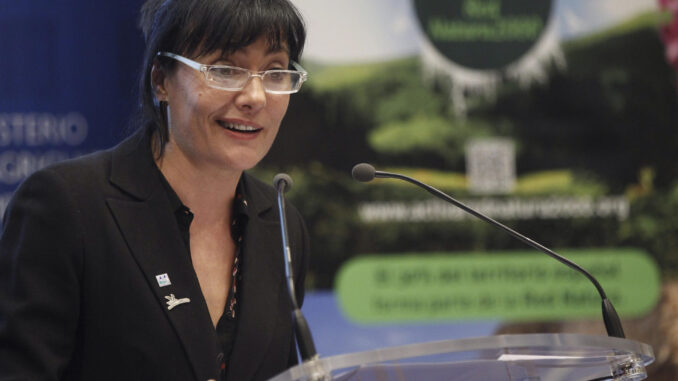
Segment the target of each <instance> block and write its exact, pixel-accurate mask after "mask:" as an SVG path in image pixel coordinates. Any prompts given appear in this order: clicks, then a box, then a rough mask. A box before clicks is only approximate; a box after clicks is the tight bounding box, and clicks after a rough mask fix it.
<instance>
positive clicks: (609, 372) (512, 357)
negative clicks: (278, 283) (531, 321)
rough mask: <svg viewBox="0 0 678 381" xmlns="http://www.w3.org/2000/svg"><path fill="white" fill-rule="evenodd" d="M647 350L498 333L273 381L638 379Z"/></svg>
mask: <svg viewBox="0 0 678 381" xmlns="http://www.w3.org/2000/svg"><path fill="white" fill-rule="evenodd" d="M653 361H654V354H653V352H652V348H651V347H650V346H649V345H647V344H643V343H639V342H636V341H633V340H628V339H620V338H616V337H607V336H592V335H579V334H525V335H498V336H489V337H481V338H469V339H458V340H445V341H435V342H428V343H421V344H410V345H403V346H397V347H389V348H383V349H375V350H372V351H366V352H357V353H349V354H343V355H337V356H331V357H326V358H317V359H315V360H311V361H307V362H304V363H302V364H299V365H297V366H295V367H293V368H291V369H288V370H287V371H285V372H283V373H281V374H279V375H277V376H276V377H274V378H272V379H270V381H311V380H314V381H315V380H318V381H319V380H322V381H328V380H337V381H349V380H351V381H353V380H356V381H357V380H360V381H372V380H374V381H409V380H417V381H428V380H445V381H457V380H460V381H461V380H464V381H504V380H506V381H566V380H580V381H603V380H614V381H635V380H643V379H645V378H646V377H647V373H646V371H645V366H646V365H649V364H650V363H652V362H653Z"/></svg>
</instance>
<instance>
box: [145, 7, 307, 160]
mask: <svg viewBox="0 0 678 381" xmlns="http://www.w3.org/2000/svg"><path fill="white" fill-rule="evenodd" d="M139 26H140V27H141V30H142V31H143V33H144V38H145V40H146V51H145V52H144V63H143V68H142V70H143V71H142V74H141V79H140V83H139V85H140V86H139V91H140V93H139V101H140V102H139V115H138V122H137V123H138V124H137V125H138V126H141V127H143V126H147V127H148V128H151V130H152V131H155V132H157V134H156V135H157V141H155V142H154V144H157V146H156V148H158V151H157V152H156V154H158V155H162V152H163V150H164V146H165V143H166V142H167V140H168V139H169V132H168V130H167V122H166V120H165V119H166V117H165V110H164V107H165V106H163V105H161V104H159V103H158V102H157V101H156V99H155V95H154V89H153V84H152V83H151V82H152V80H151V69H152V68H153V63H154V61H155V60H156V56H157V53H158V52H161V51H165V52H171V53H176V54H180V55H188V56H189V57H191V58H193V57H200V56H204V55H208V54H211V53H213V52H216V51H221V52H222V53H223V54H224V55H228V54H231V53H234V52H235V51H237V50H238V49H241V48H244V47H246V46H248V45H250V44H252V43H253V42H255V41H256V40H257V39H259V38H260V37H265V38H266V39H267V40H268V44H269V46H270V47H271V48H272V49H273V50H277V49H281V48H284V47H285V48H286V50H287V52H288V53H289V57H290V59H291V60H293V61H299V57H300V56H301V52H302V50H303V48H304V41H305V40H306V30H305V27H304V22H303V20H302V18H301V15H300V14H299V11H298V10H297V9H296V8H295V7H294V5H293V4H291V3H290V1H289V0H147V1H146V2H145V3H144V5H143V6H142V7H141V18H140V21H139ZM158 63H159V65H160V66H161V68H162V69H163V70H164V71H165V72H166V73H169V72H171V70H172V69H173V68H174V67H175V65H176V61H175V60H171V59H163V60H158Z"/></svg>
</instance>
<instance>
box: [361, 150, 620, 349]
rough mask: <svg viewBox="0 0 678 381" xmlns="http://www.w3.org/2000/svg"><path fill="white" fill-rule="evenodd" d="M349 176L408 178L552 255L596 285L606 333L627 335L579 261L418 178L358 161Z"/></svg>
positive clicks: (591, 277) (604, 297) (605, 298)
mask: <svg viewBox="0 0 678 381" xmlns="http://www.w3.org/2000/svg"><path fill="white" fill-rule="evenodd" d="M351 173H352V175H353V178H354V179H356V180H358V181H362V182H368V181H371V180H372V179H374V178H375V177H379V178H393V179H400V180H404V181H407V182H409V183H412V184H414V185H417V186H419V187H421V188H424V189H425V190H426V191H428V192H429V193H431V194H432V195H434V196H436V197H438V198H440V199H443V200H445V201H447V202H449V203H451V204H452V205H454V206H456V207H458V208H460V209H462V210H463V211H465V212H467V213H469V214H471V215H473V216H475V217H477V218H479V219H481V220H483V221H485V222H487V223H489V224H491V225H493V226H496V227H498V228H499V229H501V230H503V231H505V232H507V233H508V234H510V235H511V236H513V237H514V238H517V239H518V240H520V241H522V242H524V243H526V244H527V245H529V246H531V247H533V248H535V249H537V250H539V251H541V252H543V253H545V254H546V255H548V256H550V257H552V258H553V259H555V260H557V261H558V262H560V263H563V264H565V265H567V266H568V267H570V268H572V269H574V270H575V271H577V272H579V273H581V274H583V275H584V276H585V277H586V278H588V279H589V281H591V283H593V285H594V286H595V287H596V290H597V291H598V294H599V295H600V298H601V299H602V309H603V321H604V322H605V329H606V330H607V335H608V336H611V337H620V338H625V337H626V336H625V335H624V329H623V328H622V325H621V320H620V319H619V315H618V314H617V311H616V310H615V309H614V306H613V305H612V302H611V301H610V300H609V299H608V298H607V295H605V291H604V290H603V287H602V286H601V285H600V283H598V280H596V278H595V277H594V276H593V275H592V274H590V273H589V272H588V271H586V270H585V269H584V268H583V267H581V266H579V265H578V264H576V263H574V262H572V261H571V260H569V259H567V258H565V257H563V256H562V255H560V254H558V253H556V252H554V251H553V250H551V249H549V248H547V247H545V246H543V245H542V244H540V243H538V242H536V241H534V240H532V239H530V238H528V237H526V236H524V235H522V234H520V233H518V232H517V231H515V230H513V229H511V228H509V227H508V226H506V225H504V224H502V223H500V222H498V221H496V220H494V219H492V218H490V217H488V216H486V215H484V214H482V213H480V212H478V211H476V210H474V209H471V208H470V207H468V206H466V205H464V204H463V203H461V202H459V201H457V200H455V199H454V198H452V197H450V196H448V195H447V194H445V193H443V192H442V191H440V190H438V189H436V188H434V187H432V186H430V185H426V184H424V183H422V182H421V181H418V180H415V179H413V178H411V177H408V176H405V175H401V174H398V173H390V172H383V171H377V170H375V169H374V167H373V166H371V165H369V164H367V163H361V164H357V165H356V166H355V167H353V170H352V172H351Z"/></svg>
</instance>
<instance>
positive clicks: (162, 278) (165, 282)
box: [155, 273, 172, 287]
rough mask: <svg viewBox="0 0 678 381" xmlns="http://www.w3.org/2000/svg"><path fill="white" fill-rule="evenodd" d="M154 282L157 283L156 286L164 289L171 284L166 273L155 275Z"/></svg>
mask: <svg viewBox="0 0 678 381" xmlns="http://www.w3.org/2000/svg"><path fill="white" fill-rule="evenodd" d="M155 280H157V281H158V286H160V287H165V286H169V285H170V284H172V282H170V279H169V275H167V273H165V274H160V275H156V276H155Z"/></svg>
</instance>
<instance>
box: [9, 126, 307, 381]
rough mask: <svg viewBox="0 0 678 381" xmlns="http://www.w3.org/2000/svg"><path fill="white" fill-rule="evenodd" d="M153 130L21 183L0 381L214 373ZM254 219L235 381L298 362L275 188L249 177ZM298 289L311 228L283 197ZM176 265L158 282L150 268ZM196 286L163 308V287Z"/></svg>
mask: <svg viewBox="0 0 678 381" xmlns="http://www.w3.org/2000/svg"><path fill="white" fill-rule="evenodd" d="M154 165H155V164H154V162H153V159H152V154H151V150H150V138H149V136H148V133H146V132H145V131H144V130H141V131H139V132H137V133H136V134H134V135H133V136H132V137H130V138H128V139H127V140H126V141H124V142H123V143H121V144H120V145H119V146H117V147H115V148H113V149H111V150H108V151H102V152H99V153H95V154H92V155H89V156H86V157H82V158H79V159H76V160H72V161H68V162H64V163H61V164H57V165H55V166H52V167H49V168H47V169H44V170H41V171H38V172H36V173H35V174H33V175H32V176H30V177H29V178H28V179H27V180H26V181H25V182H24V183H23V184H22V185H21V186H20V187H19V189H18V190H17V191H16V192H15V195H14V198H13V200H12V201H11V203H10V205H9V207H8V209H7V212H6V214H5V218H4V231H3V233H2V237H1V238H0V380H2V381H5V380H31V381H32V380H98V381H103V380H118V381H119V380H145V381H151V380H196V381H206V380H208V379H216V378H217V372H218V369H217V367H218V356H219V351H220V346H219V343H218V339H217V336H216V332H215V329H214V327H213V325H212V321H211V319H210V315H209V312H208V309H207V305H206V303H205V300H204V298H203V296H202V293H201V290H200V286H199V284H198V280H197V277H196V274H195V272H194V270H193V266H192V264H191V259H190V255H189V253H188V251H187V249H186V247H185V246H184V244H183V241H182V239H181V235H180V231H179V229H178V227H177V222H176V219H175V216H174V215H173V211H172V210H171V207H170V204H169V200H168V198H167V194H166V191H164V189H163V187H162V183H161V182H160V177H159V172H157V169H156V168H154ZM243 182H244V186H245V194H246V195H247V197H248V201H249V202H248V208H249V209H250V216H254V217H250V220H249V222H248V226H247V232H246V237H245V240H244V243H243V256H242V262H241V271H242V273H241V274H242V280H241V281H240V283H239V292H240V298H239V301H238V303H239V304H238V305H239V314H240V315H239V320H238V326H237V331H236V337H235V343H234V348H233V353H232V355H231V357H230V358H229V361H228V368H227V370H226V373H227V375H228V379H229V380H265V379H268V378H270V377H272V376H274V375H276V374H277V373H279V372H281V371H283V370H285V369H286V368H288V367H289V366H290V365H292V364H294V363H296V361H297V360H296V359H297V355H296V350H295V346H294V340H293V332H292V322H291V313H290V311H291V307H290V304H291V303H290V301H289V297H288V294H287V288H286V283H285V271H284V263H283V257H282V249H281V238H280V226H279V222H278V221H279V217H278V210H277V204H276V194H275V191H274V189H273V188H272V187H271V186H268V185H265V184H263V183H261V182H260V181H258V180H256V179H254V178H252V177H250V176H249V175H246V174H245V175H244V177H243ZM287 221H288V223H289V228H290V237H289V238H290V244H291V249H292V253H293V254H294V263H295V268H294V271H295V273H296V275H297V279H296V290H299V293H298V295H297V297H298V298H299V300H300V301H301V300H303V291H302V290H303V282H304V277H305V272H306V268H307V266H308V257H309V245H308V234H307V231H306V228H305V227H304V224H303V221H302V218H301V216H300V214H299V213H298V211H297V210H296V209H294V207H292V206H289V207H288V208H287ZM160 274H168V276H169V280H170V282H171V285H169V286H165V287H160V286H159V282H158V280H157V279H156V275H160ZM170 294H174V295H175V297H176V298H178V299H181V298H189V299H190V302H189V303H184V304H180V305H177V306H176V307H174V308H172V309H171V310H168V304H167V302H168V300H167V299H166V296H169V295H170Z"/></svg>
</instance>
